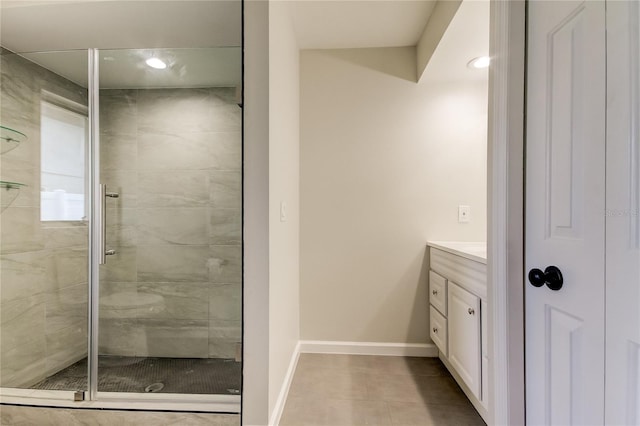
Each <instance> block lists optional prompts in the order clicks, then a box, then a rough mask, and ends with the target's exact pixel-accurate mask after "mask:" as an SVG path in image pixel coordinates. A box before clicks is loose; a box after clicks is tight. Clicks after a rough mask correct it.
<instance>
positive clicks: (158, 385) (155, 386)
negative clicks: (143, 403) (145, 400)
mask: <svg viewBox="0 0 640 426" xmlns="http://www.w3.org/2000/svg"><path fill="white" fill-rule="evenodd" d="M162 388H164V383H161V382H158V383H151V384H150V385H149V386H147V387H146V388H144V391H145V392H160V391H161V390H162Z"/></svg>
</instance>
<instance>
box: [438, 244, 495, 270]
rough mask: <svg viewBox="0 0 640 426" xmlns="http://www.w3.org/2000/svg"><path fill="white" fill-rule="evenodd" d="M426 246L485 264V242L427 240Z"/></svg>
mask: <svg viewBox="0 0 640 426" xmlns="http://www.w3.org/2000/svg"><path fill="white" fill-rule="evenodd" d="M427 246H429V247H434V248H437V249H440V250H443V251H446V252H449V253H451V254H455V255H458V256H462V257H465V258H467V259H470V260H474V261H476V262H480V263H484V264H485V265H486V264H487V243H486V242H468V241H427Z"/></svg>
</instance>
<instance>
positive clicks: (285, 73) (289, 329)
mask: <svg viewBox="0 0 640 426" xmlns="http://www.w3.org/2000/svg"><path fill="white" fill-rule="evenodd" d="M298 52H299V50H298V46H297V44H296V38H295V34H294V30H293V25H292V22H291V17H290V14H289V4H288V3H286V2H269V412H270V413H272V412H273V409H274V407H275V405H276V402H277V399H278V396H279V394H280V391H281V389H282V385H283V382H284V380H285V377H286V374H287V370H288V368H289V364H290V361H291V358H292V356H293V355H294V352H295V348H296V345H297V343H298V340H299V338H300V320H299V318H300V316H299V279H300V269H299V239H300V232H299V231H300V224H299V203H300V200H299V154H300V153H299V139H300V127H299V120H300V118H299V117H300V101H299V100H300V86H299V53H298ZM281 203H285V204H286V207H285V210H286V220H285V221H281V217H280V204H281Z"/></svg>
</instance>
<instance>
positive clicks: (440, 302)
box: [429, 271, 447, 316]
mask: <svg viewBox="0 0 640 426" xmlns="http://www.w3.org/2000/svg"><path fill="white" fill-rule="evenodd" d="M429 303H431V305H433V307H434V308H436V309H437V310H438V311H440V313H441V314H442V315H444V316H447V279H446V278H445V277H443V276H441V275H438V274H436V273H435V272H433V271H429Z"/></svg>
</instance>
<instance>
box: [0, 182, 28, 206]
mask: <svg viewBox="0 0 640 426" xmlns="http://www.w3.org/2000/svg"><path fill="white" fill-rule="evenodd" d="M25 186H27V185H25V184H24V183H18V182H6V181H3V180H0V212H3V211H4V209H6V208H7V207H9V206H10V205H11V203H13V201H14V200H15V199H16V198H17V197H18V195H19V194H20V189H21V188H23V187H25Z"/></svg>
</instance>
